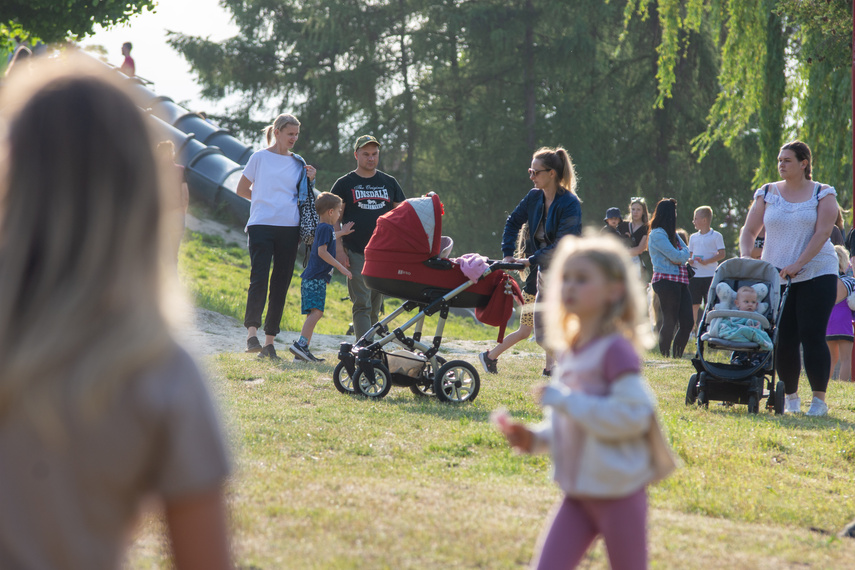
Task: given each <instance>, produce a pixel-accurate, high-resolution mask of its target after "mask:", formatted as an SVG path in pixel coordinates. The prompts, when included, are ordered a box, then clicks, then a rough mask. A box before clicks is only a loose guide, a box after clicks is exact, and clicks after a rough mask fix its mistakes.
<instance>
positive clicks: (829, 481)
mask: <svg viewBox="0 0 855 570" xmlns="http://www.w3.org/2000/svg"><path fill="white" fill-rule="evenodd" d="M188 249H189V248H188ZM214 249H217V248H214ZM187 255H188V256H190V255H191V252H190V251H188V252H187ZM221 259H222V260H223V261H224V263H223V265H235V266H237V263H232V262H234V261H235V258H231V257H229V255H226V254H225V253H224V254H223V257H222V258H221ZM209 267H213V266H209ZM218 271H220V270H218ZM229 271H231V269H229ZM235 271H237V269H236V270H235ZM240 271H242V272H243V273H242V275H243V278H240V277H239V272H238V273H236V277H235V280H236V282H237V283H243V280H245V274H246V269H245V268H242V269H241V270H240ZM194 279H195V278H194ZM241 286H243V285H241ZM292 293H293V292H292ZM211 295H213V294H211ZM291 298H292V299H294V298H296V297H291ZM240 301H241V299H240V298H239V297H238V298H237V301H235V302H236V303H237V305H236V306H237V307H241V304H240ZM332 320H333V319H330V320H329V321H330V322H331V321H332ZM322 322H323V321H322ZM473 330H475V329H474V327H473ZM487 330H490V331H491V330H492V329H487ZM487 344H489V343H487V342H485V346H486V345H487ZM208 364H209V369H210V371H211V376H212V386H213V388H214V390H215V392H216V393H217V394H218V396H219V399H220V401H221V402H222V407H223V412H224V417H225V418H226V424H227V429H228V432H229V434H230V437H231V440H232V443H233V449H234V455H235V475H234V477H233V479H232V481H231V485H230V491H229V492H230V509H231V516H232V526H233V529H234V547H235V555H236V559H237V560H238V562H239V565H240V566H241V567H243V568H265V569H267V568H271V569H272V568H334V569H335V568H340V569H345V568H449V567H455V568H519V567H522V566H524V565H525V564H526V562H527V561H528V559H529V557H530V556H531V552H532V548H533V546H534V542H535V540H536V537H537V534H538V532H539V531H540V529H541V528H542V526H543V524H544V523H545V520H546V517H547V515H548V512H549V510H550V509H551V507H552V505H553V504H554V503H555V501H556V500H557V498H558V492H557V490H556V489H555V487H554V485H553V484H552V483H551V482H550V480H549V476H548V470H549V461H548V458H546V457H522V456H517V455H515V454H514V453H513V452H511V451H510V450H509V449H508V448H507V446H506V445H505V444H504V443H503V441H502V439H501V438H500V436H499V435H498V434H497V433H496V432H495V431H494V430H493V428H492V427H491V426H490V424H489V421H488V415H489V412H490V411H491V410H492V409H494V408H496V407H498V406H504V407H506V408H508V409H509V410H510V412H511V413H512V414H513V415H514V416H517V417H521V418H524V419H526V420H528V421H537V420H538V419H539V417H540V413H539V410H538V408H537V406H536V405H535V404H534V403H533V402H532V399H531V397H530V389H531V387H533V386H535V385H537V384H539V383H540V382H541V381H542V378H541V377H540V376H539V370H540V366H541V365H542V360H540V359H539V358H535V357H516V358H507V359H504V360H503V361H502V374H500V375H499V376H497V377H490V378H484V379H483V383H482V390H481V394H480V395H479V397H478V399H477V400H476V401H475V402H474V403H472V404H470V405H466V406H460V407H453V406H447V405H441V404H439V403H438V402H436V401H435V400H432V399H417V398H416V397H415V396H413V395H412V394H411V393H410V392H409V390H407V389H406V388H393V390H392V392H391V393H390V394H389V396H388V397H386V398H385V399H384V400H382V401H380V402H370V401H365V400H362V399H357V398H351V397H346V396H343V395H341V394H339V393H338V392H336V391H335V389H334V387H333V385H332V381H331V374H332V365H329V364H324V365H318V366H300V365H298V364H294V363H291V362H282V363H279V364H272V363H268V362H264V361H258V360H257V359H255V358H252V357H251V356H247V355H243V354H227V355H220V356H218V357H216V358H213V359H211V360H210V361H209V362H208ZM645 373H646V375H647V377H648V379H649V381H650V383H651V385H652V386H653V388H654V390H655V391H656V393H657V395H658V397H659V401H660V405H661V413H662V420H663V425H664V427H665V429H666V431H667V432H668V433H669V437H670V439H671V441H672V445H673V447H674V449H675V451H676V452H677V453H678V454H679V456H680V457H681V459H682V461H683V462H684V465H683V467H682V468H681V469H680V470H679V471H678V472H677V473H676V474H675V475H674V476H672V477H671V478H670V479H668V480H666V481H665V482H663V483H661V484H660V485H658V486H656V487H653V488H651V490H650V504H651V514H650V541H649V542H650V551H651V565H652V567H654V568H711V567H714V568H718V567H723V566H725V565H727V566H730V567H733V568H796V567H798V568H804V567H811V568H850V567H852V560H853V559H855V541H852V540H848V539H847V540H842V539H837V538H835V537H834V536H833V533H834V532H836V531H837V530H838V529H840V528H841V527H842V526H843V525H844V524H846V523H847V522H848V521H849V520H851V519H852V518H853V516H855V498H853V497H855V485H853V483H855V480H853V479H855V477H853V467H855V432H853V429H852V428H853V426H855V391H853V385H852V384H843V383H840V382H832V384H831V386H830V388H829V401H830V402H831V406H832V409H831V416H830V417H828V418H817V419H811V418H806V417H804V416H801V417H790V416H787V417H774V416H772V415H771V414H770V413H768V412H765V410H764V411H761V413H760V414H759V415H757V416H750V415H748V414H747V413H746V409H745V406H735V407H720V406H711V407H710V409H709V410H703V409H697V408H694V407H692V408H687V407H686V406H685V405H684V403H683V399H684V394H685V387H686V383H687V381H688V377H689V375H690V374H691V366H690V364H689V362H688V361H686V360H684V361H680V362H677V363H663V362H661V361H658V360H654V357H653V355H648V360H647V363H646V366H645ZM801 393H802V398H803V400H806V399H807V398H808V394H809V391H808V387H807V383H806V382H804V383H803V385H802V389H801ZM764 403H765V401H764ZM829 533H831V534H829ZM139 538H140V540H138V541H137V543H136V545H135V547H134V549H133V551H132V554H131V558H130V564H129V566H130V567H132V568H151V567H166V566H167V563H166V555H165V553H166V545H165V541H164V539H163V537H162V528H161V527H160V525H159V523H158V522H157V521H156V520H155V519H153V518H150V519H148V520H147V521H146V523H145V524H144V525H143V527H142V529H141V531H140V533H139ZM607 566H608V564H607V561H606V560H605V555H604V551H603V548H602V545H601V544H598V545H597V546H596V547H595V548H594V549H593V550H592V552H591V553H590V555H589V557H588V559H587V560H586V561H585V562H584V563H583V567H588V568H605V567H607Z"/></svg>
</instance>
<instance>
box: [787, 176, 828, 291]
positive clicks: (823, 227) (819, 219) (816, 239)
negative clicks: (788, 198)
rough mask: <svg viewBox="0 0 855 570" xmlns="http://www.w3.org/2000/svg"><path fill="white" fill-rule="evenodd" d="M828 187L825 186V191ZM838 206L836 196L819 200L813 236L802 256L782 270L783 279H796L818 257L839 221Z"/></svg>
mask: <svg viewBox="0 0 855 570" xmlns="http://www.w3.org/2000/svg"><path fill="white" fill-rule="evenodd" d="M827 187H828V186H826V185H823V187H822V188H823V189H824V188H827ZM837 213H838V206H837V199H836V198H835V197H834V195H828V196H825V197H823V198H821V199H820V200H819V205H818V206H817V207H816V225H815V226H814V231H813V236H811V238H810V241H809V242H808V244H807V246H806V247H805V249H804V251H803V252H802V254H801V255H800V256H799V258H798V259H796V262H795V263H792V264H790V265H788V266H786V267H784V268H783V269H782V270H781V277H783V278H786V277H787V276H788V275H789V276H791V277H795V276H796V275H798V274H799V273H800V272H801V270H802V269H803V268H804V266H805V265H806V264H807V262H808V261H810V260H811V259H813V258H814V257H816V254H817V253H819V250H820V249H822V246H823V245H825V242H826V241H828V236H830V235H831V226H833V225H834V221H835V220H836V219H837Z"/></svg>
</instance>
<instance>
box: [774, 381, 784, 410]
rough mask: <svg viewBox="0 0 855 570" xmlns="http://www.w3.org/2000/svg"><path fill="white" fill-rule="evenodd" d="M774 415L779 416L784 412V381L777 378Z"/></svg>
mask: <svg viewBox="0 0 855 570" xmlns="http://www.w3.org/2000/svg"><path fill="white" fill-rule="evenodd" d="M774 397H775V415H776V416H780V415H781V414H783V413H784V383H783V382H781V381H780V380H778V383H777V384H775V395H774Z"/></svg>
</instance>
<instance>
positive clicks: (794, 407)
mask: <svg viewBox="0 0 855 570" xmlns="http://www.w3.org/2000/svg"><path fill="white" fill-rule="evenodd" d="M812 407H813V406H811V408H812ZM801 412H802V399H801V398H799V397H798V396H796V397H795V398H788V397H786V396H784V413H785V414H800V413H801Z"/></svg>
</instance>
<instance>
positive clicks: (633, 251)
mask: <svg viewBox="0 0 855 570" xmlns="http://www.w3.org/2000/svg"><path fill="white" fill-rule="evenodd" d="M645 251H647V236H646V235H644V236H642V237H641V240H640V241H639V242H638V245H637V246H635V247H631V248H629V254H630V255H632V256H636V255H641V254H642V253H644V252H645Z"/></svg>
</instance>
